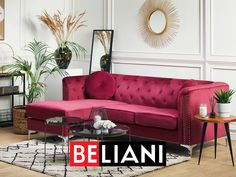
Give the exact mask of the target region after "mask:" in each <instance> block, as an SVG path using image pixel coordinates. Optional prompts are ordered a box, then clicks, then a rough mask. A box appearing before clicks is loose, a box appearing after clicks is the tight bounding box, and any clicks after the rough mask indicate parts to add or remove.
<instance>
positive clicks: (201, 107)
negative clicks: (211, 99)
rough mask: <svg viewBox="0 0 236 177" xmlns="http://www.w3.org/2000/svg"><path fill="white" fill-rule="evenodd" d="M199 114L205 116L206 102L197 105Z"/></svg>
mask: <svg viewBox="0 0 236 177" xmlns="http://www.w3.org/2000/svg"><path fill="white" fill-rule="evenodd" d="M199 114H200V116H202V117H206V116H207V105H206V104H201V105H200V107H199Z"/></svg>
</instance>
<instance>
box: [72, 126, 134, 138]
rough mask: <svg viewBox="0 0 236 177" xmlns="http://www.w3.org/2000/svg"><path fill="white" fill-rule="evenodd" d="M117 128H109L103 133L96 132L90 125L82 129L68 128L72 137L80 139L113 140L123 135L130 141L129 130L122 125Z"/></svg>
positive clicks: (77, 127) (78, 127)
mask: <svg viewBox="0 0 236 177" xmlns="http://www.w3.org/2000/svg"><path fill="white" fill-rule="evenodd" d="M116 125H117V126H116V127H114V128H111V129H109V130H108V132H106V133H103V131H101V132H98V130H97V129H95V128H94V127H93V126H91V125H85V126H83V127H81V126H73V127H71V128H70V130H69V133H70V134H72V135H74V136H79V137H82V138H84V139H85V138H88V139H97V140H101V141H103V140H104V138H114V137H120V136H124V135H128V137H129V141H131V136H130V133H129V132H130V128H129V127H128V126H126V125H123V124H116Z"/></svg>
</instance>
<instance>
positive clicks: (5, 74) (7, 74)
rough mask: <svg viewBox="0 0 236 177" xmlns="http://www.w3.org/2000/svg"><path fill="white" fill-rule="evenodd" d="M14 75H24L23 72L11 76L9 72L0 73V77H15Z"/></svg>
mask: <svg viewBox="0 0 236 177" xmlns="http://www.w3.org/2000/svg"><path fill="white" fill-rule="evenodd" d="M15 76H24V74H21V73H19V74H15V75H14V76H12V75H11V74H9V73H0V78H3V77H15Z"/></svg>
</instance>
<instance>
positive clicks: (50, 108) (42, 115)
mask: <svg viewBox="0 0 236 177" xmlns="http://www.w3.org/2000/svg"><path fill="white" fill-rule="evenodd" d="M119 104H125V103H122V102H119V101H112V100H94V99H82V100H72V101H43V102H34V103H31V104H29V105H27V107H26V114H27V117H33V118H35V119H42V120H45V119H46V118H49V117H54V116H79V117H82V118H88V117H89V114H90V111H91V108H92V107H104V106H106V105H119Z"/></svg>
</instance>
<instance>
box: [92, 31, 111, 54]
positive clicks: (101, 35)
mask: <svg viewBox="0 0 236 177" xmlns="http://www.w3.org/2000/svg"><path fill="white" fill-rule="evenodd" d="M95 36H96V37H97V38H98V40H99V41H100V42H101V44H102V46H103V48H104V52H105V53H106V54H109V47H110V42H111V32H110V31H96V32H95Z"/></svg>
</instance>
